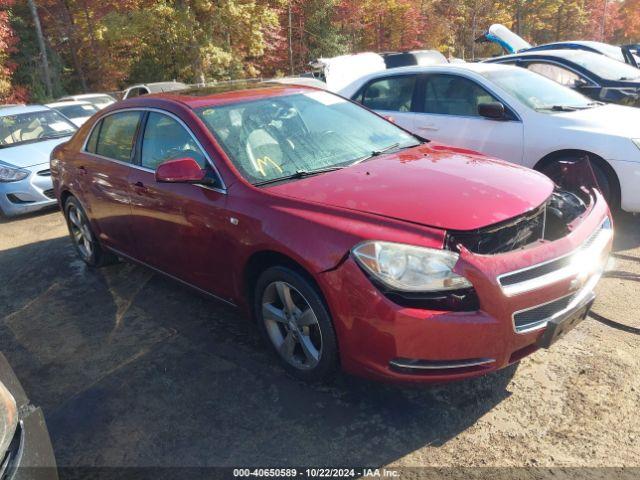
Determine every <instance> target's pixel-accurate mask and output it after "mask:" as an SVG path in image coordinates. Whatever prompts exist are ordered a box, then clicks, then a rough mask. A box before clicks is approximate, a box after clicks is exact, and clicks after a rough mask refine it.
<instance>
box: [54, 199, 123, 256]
mask: <svg viewBox="0 0 640 480" xmlns="http://www.w3.org/2000/svg"><path fill="white" fill-rule="evenodd" d="M63 212H64V218H65V219H66V221H67V228H68V229H69V235H70V236H71V241H72V242H73V246H74V247H75V249H76V252H78V255H79V256H80V258H81V259H82V261H83V262H85V263H86V264H87V265H89V266H90V267H102V266H105V265H109V264H112V263H116V262H117V261H118V258H117V257H116V256H115V255H114V254H112V253H111V252H107V251H105V250H104V249H103V248H102V246H101V245H100V242H99V241H98V239H97V237H96V236H95V234H94V233H93V230H92V229H91V224H90V223H89V217H87V214H86V212H85V211H84V209H83V208H82V205H80V202H78V200H77V199H76V198H75V197H69V198H67V200H66V201H65V202H64V208H63Z"/></svg>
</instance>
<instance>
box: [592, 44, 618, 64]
mask: <svg viewBox="0 0 640 480" xmlns="http://www.w3.org/2000/svg"><path fill="white" fill-rule="evenodd" d="M596 48H597V49H598V50H600V51H601V52H602V53H604V54H605V55H606V56H607V57H610V58H613V59H614V60H617V61H619V62H624V61H625V59H624V53H622V49H621V48H620V47H616V46H615V45H609V44H608V43H598V44H596Z"/></svg>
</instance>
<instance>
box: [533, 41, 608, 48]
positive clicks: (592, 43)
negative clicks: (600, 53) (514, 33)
mask: <svg viewBox="0 0 640 480" xmlns="http://www.w3.org/2000/svg"><path fill="white" fill-rule="evenodd" d="M551 45H583V46H585V47H591V48H595V49H598V48H602V47H612V46H613V45H609V44H607V43H603V42H596V41H594V40H565V41H563V42H551V43H547V44H544V45H536V46H535V47H531V48H537V47H544V46H551Z"/></svg>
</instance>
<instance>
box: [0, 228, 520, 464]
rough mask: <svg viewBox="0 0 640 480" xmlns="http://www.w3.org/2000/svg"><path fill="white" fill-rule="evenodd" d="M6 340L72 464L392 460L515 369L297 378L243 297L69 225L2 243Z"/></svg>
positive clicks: (502, 389)
mask: <svg viewBox="0 0 640 480" xmlns="http://www.w3.org/2000/svg"><path fill="white" fill-rule="evenodd" d="M0 271H2V272H3V276H4V278H5V279H9V282H8V284H6V285H5V286H3V288H2V290H1V291H0V318H1V319H2V322H1V324H0V349H1V350H2V351H3V352H4V353H5V355H6V356H7V358H8V359H9V361H10V362H11V364H12V366H13V368H14V370H15V371H16V373H17V374H18V376H19V377H20V379H21V381H22V383H23V385H24V387H25V389H26V390H27V392H28V393H29V395H30V397H31V400H32V402H33V403H34V404H35V405H39V406H42V407H43V409H44V411H45V415H46V418H47V423H48V426H49V430H50V433H51V437H52V441H53V444H54V449H55V451H56V456H57V460H58V463H59V465H60V466H209V465H215V466H222V465H224V466H238V465H260V466H269V465H272V466H283V465H297V466H300V465H318V466H322V465H371V466H378V465H384V464H387V463H389V462H391V461H393V460H395V459H397V458H399V457H402V456H404V455H406V454H408V453H410V452H412V451H414V450H416V449H418V448H420V447H423V446H425V445H427V444H433V445H442V444H443V443H445V442H447V441H448V440H449V439H451V438H452V437H454V436H456V435H457V434H458V433H459V432H461V431H463V430H465V429H467V428H468V427H469V426H470V425H472V424H473V423H474V422H476V420H477V419H478V418H479V417H481V416H482V415H484V414H485V413H486V412H487V411H489V410H490V409H492V408H493V407H494V406H495V405H496V404H498V403H499V402H501V401H502V400H503V399H504V398H506V397H507V396H508V395H509V393H508V391H507V389H506V388H507V386H508V384H509V381H510V380H511V378H512V376H513V374H514V372H515V369H514V368H510V369H506V370H504V371H502V372H499V373H497V374H494V375H490V376H487V377H485V378H482V379H479V380H474V381H468V382H463V383H459V384H452V385H446V386H439V387H435V388H424V387H422V388H416V387H412V388H409V387H397V386H389V385H380V384H375V383H370V382H366V381H362V380H359V379H355V378H351V377H347V376H339V377H338V378H337V379H336V381H335V383H333V384H332V385H329V386H326V385H325V386H317V385H316V386H310V385H306V384H303V383H301V382H298V381H296V380H294V379H292V378H289V377H287V376H286V375H285V374H284V373H283V371H282V370H281V369H280V367H279V366H278V365H277V362H276V361H275V360H274V359H273V357H272V356H271V354H270V353H269V352H268V351H267V350H266V348H265V347H264V346H263V344H262V343H261V341H260V339H258V338H257V335H256V334H255V332H254V330H255V329H254V328H253V327H252V326H251V324H250V323H249V321H247V320H245V319H244V318H242V317H241V316H240V315H239V314H238V313H237V312H236V311H235V310H233V309H230V308H229V307H226V306H223V305H221V304H219V303H217V302H215V301H214V300H211V299H209V298H206V297H203V296H201V295H199V294H197V293H194V292H192V291H191V290H189V289H187V288H185V287H182V286H180V285H178V284H176V283H175V282H172V281H170V280H167V279H164V278H162V277H160V276H158V275H155V274H153V273H151V272H150V271H149V270H147V269H144V268H141V267H137V266H133V265H128V264H120V265H115V266H112V267H108V268H105V269H101V270H89V269H87V268H86V267H85V266H84V265H83V264H82V263H81V262H80V261H79V260H77V259H76V256H75V252H74V251H73V248H72V247H71V245H70V242H69V240H68V239H67V238H59V239H54V240H50V241H45V242H40V243H34V244H30V245H26V246H23V247H20V248H16V249H12V250H7V251H4V252H0Z"/></svg>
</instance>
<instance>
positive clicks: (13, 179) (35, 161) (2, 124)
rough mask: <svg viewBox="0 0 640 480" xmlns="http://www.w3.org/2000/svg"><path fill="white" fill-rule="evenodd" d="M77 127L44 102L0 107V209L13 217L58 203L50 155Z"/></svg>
mask: <svg viewBox="0 0 640 480" xmlns="http://www.w3.org/2000/svg"><path fill="white" fill-rule="evenodd" d="M76 130H77V129H76V126H75V125H74V124H73V123H71V122H70V121H69V120H68V119H67V118H65V117H64V116H63V115H61V114H60V113H58V112H56V111H55V110H52V109H50V108H48V107H44V106H41V105H28V106H14V107H6V108H1V109H0V213H2V214H4V215H6V216H9V217H10V216H14V215H21V214H24V213H29V212H34V211H36V210H40V209H42V208H46V207H49V206H51V205H55V203H56V199H55V196H54V194H53V186H52V184H51V173H50V172H49V156H50V155H51V151H52V150H53V149H54V148H55V147H56V146H57V145H59V144H61V143H64V142H66V141H67V140H69V138H70V137H71V136H72V135H73V134H74V133H75V132H76Z"/></svg>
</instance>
